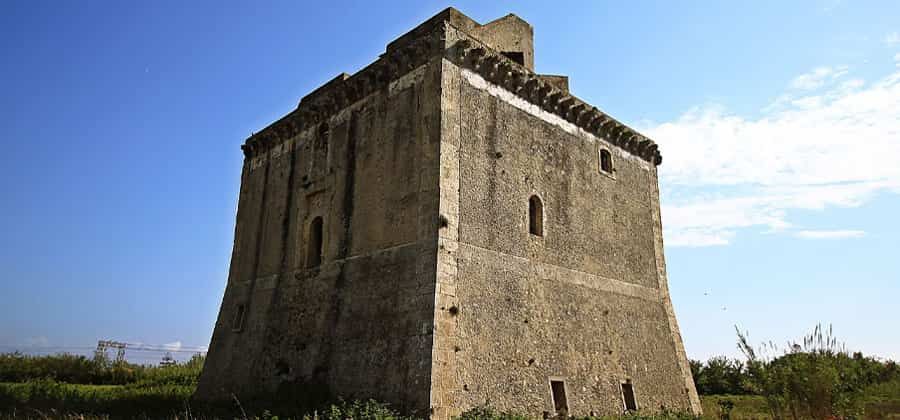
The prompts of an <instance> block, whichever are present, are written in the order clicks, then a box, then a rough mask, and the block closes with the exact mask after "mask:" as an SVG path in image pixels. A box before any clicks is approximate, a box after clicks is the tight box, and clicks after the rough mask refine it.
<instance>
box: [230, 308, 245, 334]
mask: <svg viewBox="0 0 900 420" xmlns="http://www.w3.org/2000/svg"><path fill="white" fill-rule="evenodd" d="M245 310H246V307H245V306H244V305H238V306H237V307H236V308H234V319H232V320H231V330H232V331H235V332H237V331H240V330H242V329H243V328H244V312H245Z"/></svg>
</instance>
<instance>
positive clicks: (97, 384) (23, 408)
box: [0, 327, 900, 420]
mask: <svg viewBox="0 0 900 420" xmlns="http://www.w3.org/2000/svg"><path fill="white" fill-rule="evenodd" d="M739 345H740V347H741V348H742V349H744V350H745V352H746V353H748V354H747V356H748V358H747V360H746V361H739V360H734V359H728V358H725V357H713V358H711V359H709V360H707V361H706V362H699V361H693V362H692V363H691V365H692V371H693V373H694V378H695V381H696V383H697V384H698V389H699V390H700V392H701V393H702V394H704V395H703V396H702V398H701V400H702V403H703V406H704V415H703V417H702V418H703V419H734V420H739V419H748V420H749V419H824V418H829V419H838V418H844V419H853V418H856V419H873V420H874V419H891V418H893V419H897V418H900V367H898V365H897V363H895V362H892V361H882V360H880V359H878V358H874V357H868V356H864V355H862V354H861V353H851V352H848V351H846V350H845V349H844V346H843V345H842V344H840V343H839V342H838V341H837V340H836V339H835V338H834V337H833V335H832V333H831V331H830V329H824V328H821V327H819V328H816V329H815V330H814V331H813V332H812V333H811V334H809V335H807V336H806V337H805V338H804V339H803V340H800V342H799V343H796V344H795V343H788V345H787V346H786V349H785V350H784V351H779V350H778V349H777V348H776V347H775V346H773V345H771V344H766V345H763V346H759V347H753V346H751V345H750V344H749V340H748V338H747V335H746V334H745V333H739ZM202 364H203V358H202V357H196V358H194V359H192V360H190V361H188V362H186V363H181V364H178V365H176V366H166V367H153V366H141V365H133V364H128V363H119V364H116V363H110V362H109V361H108V360H105V359H99V360H96V359H89V358H85V357H83V356H73V355H64V354H63V355H54V356H27V355H23V354H5V355H0V419H5V418H80V419H95V418H96V419H107V418H135V417H142V418H171V419H176V418H178V419H189V418H194V419H214V418H221V419H231V418H247V419H265V420H274V419H287V418H295V419H307V418H308V419H311V420H312V419H322V420H338V419H347V418H352V419H385V420H387V419H410V420H411V419H413V418H415V417H408V416H405V415H403V413H401V412H400V411H399V410H396V409H395V408H394V407H391V406H389V405H386V404H383V403H380V402H377V401H372V400H343V399H340V398H336V397H333V396H332V395H330V394H329V393H327V392H322V389H316V388H315V387H306V388H304V387H303V386H300V385H298V386H296V387H292V388H290V389H288V388H285V389H282V390H280V391H279V392H277V393H275V394H272V395H261V396H259V397H258V398H255V399H248V400H233V401H230V402H229V403H228V404H224V405H207V404H202V403H198V402H196V401H192V400H191V398H190V396H191V393H192V392H193V390H194V387H195V386H196V381H197V376H198V374H199V372H200V368H201V366H202ZM79 382H80V383H79ZM308 385H309V384H308ZM711 393H715V395H713V394H711ZM66 415H69V417H65V416H66ZM419 417H422V416H419ZM457 418H459V419H460V420H525V419H528V418H534V417H533V416H532V417H528V416H525V415H522V414H520V413H516V412H503V411H500V410H497V409H495V408H492V407H491V405H490V403H489V402H488V403H485V404H481V405H478V406H476V407H473V408H471V409H469V410H467V411H465V412H463V413H461V414H460V415H459V416H458V417H457ZM612 418H622V419H627V420H687V419H693V418H695V417H694V416H693V415H690V414H685V413H677V412H668V411H664V412H661V413H656V414H647V413H642V412H640V411H638V412H636V413H628V414H624V415H622V416H594V417H590V416H588V417H571V419H573V420H574V419H584V420H587V419H612ZM535 420H537V419H535Z"/></svg>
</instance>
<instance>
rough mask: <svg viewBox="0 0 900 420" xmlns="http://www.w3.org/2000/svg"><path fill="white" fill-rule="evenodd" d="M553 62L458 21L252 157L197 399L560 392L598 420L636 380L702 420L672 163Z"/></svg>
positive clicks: (528, 397) (443, 400)
mask: <svg viewBox="0 0 900 420" xmlns="http://www.w3.org/2000/svg"><path fill="white" fill-rule="evenodd" d="M510 51H512V52H516V51H520V52H523V54H524V55H523V57H521V58H522V59H523V63H517V62H516V61H514V60H511V59H509V58H507V57H508V56H506V55H504V54H502V53H503V52H510ZM533 54H534V52H533V47H532V29H531V26H530V25H528V24H527V22H525V21H523V20H521V19H519V18H518V17H515V16H512V15H510V16H506V17H504V18H501V19H498V20H496V21H494V22H492V23H490V24H487V25H480V24H478V23H477V22H475V21H473V20H471V19H469V18H468V17H466V16H465V15H462V14H461V13H459V12H458V11H456V10H454V9H447V10H445V11H443V12H441V13H439V14H438V15H437V16H435V17H434V18H432V19H430V20H428V21H426V22H425V23H423V24H422V25H419V26H418V27H416V28H414V29H413V30H411V31H410V32H408V33H407V34H405V35H403V36H401V37H400V38H398V39H397V40H395V41H394V42H391V43H390V44H388V46H387V50H386V52H385V54H384V55H383V56H382V57H380V58H379V59H378V60H377V61H376V62H374V63H373V64H371V65H369V66H367V67H366V68H365V69H363V70H361V71H359V72H357V73H356V74H354V75H352V76H350V75H347V74H343V73H342V74H341V75H339V76H338V77H336V78H334V79H332V80H331V81H329V82H328V83H326V84H325V85H323V86H322V87H320V88H319V89H316V90H315V91H313V92H312V93H310V94H309V95H307V96H305V97H304V98H303V99H302V100H301V102H300V105H299V107H298V108H297V109H296V110H294V111H292V112H290V113H289V114H288V115H286V116H285V117H283V118H282V119H280V120H278V121H276V122H275V123H273V124H271V125H270V126H269V127H266V128H265V129H264V130H262V131H261V132H260V133H257V134H255V135H254V136H252V137H251V138H250V139H248V140H247V142H246V143H245V145H244V146H243V149H244V152H245V154H246V159H245V162H244V169H243V173H242V178H241V192H240V199H239V204H238V215H237V224H236V228H235V243H234V251H233V255H232V264H231V269H230V273H229V278H228V285H227V288H226V291H225V296H224V298H223V302H222V307H221V309H220V313H219V319H218V320H217V322H216V326H215V330H214V333H213V339H212V342H211V345H210V351H209V355H208V357H207V362H206V366H205V368H204V371H203V374H202V375H201V377H200V384H199V386H198V391H197V397H199V398H201V399H228V398H230V396H231V394H232V393H234V394H236V395H239V396H242V397H252V396H253V395H258V394H264V395H269V396H271V395H276V394H275V393H278V392H282V391H288V392H290V391H297V392H302V391H304V390H307V391H308V390H310V389H312V390H319V391H321V390H325V389H328V390H330V391H331V392H332V393H334V394H336V395H342V396H345V397H348V398H376V399H379V400H382V401H385V402H389V403H392V404H394V405H395V406H396V407H398V408H400V409H401V410H403V411H407V412H412V413H414V414H419V415H428V414H429V413H430V415H431V416H432V417H433V418H441V419H443V418H449V417H450V416H452V415H454V414H457V413H459V412H461V411H462V410H465V409H467V408H469V407H472V406H474V405H478V404H485V403H488V404H490V405H492V406H494V407H496V408H499V409H502V410H509V411H514V412H523V413H526V414H530V415H537V416H539V415H541V414H543V413H545V412H546V413H550V414H553V413H554V404H553V401H552V397H551V389H550V388H551V386H550V379H551V378H553V379H554V380H562V381H564V382H565V389H566V397H567V400H568V408H569V412H570V413H572V414H576V415H588V414H591V413H595V414H615V413H620V412H621V411H622V409H623V399H622V392H621V384H622V383H623V382H625V381H630V383H631V384H632V385H633V387H634V390H635V394H636V399H637V404H638V407H639V408H641V409H643V410H647V411H657V410H660V409H662V408H668V409H679V410H691V411H694V412H696V413H699V410H700V407H699V400H698V399H697V396H696V391H695V390H694V388H693V382H692V381H691V377H690V372H689V369H688V366H687V359H686V357H685V355H684V348H683V345H682V343H681V338H680V335H679V333H678V325H677V322H676V321H675V315H674V310H673V308H672V303H671V299H670V297H669V292H668V286H667V283H666V273H665V259H664V256H663V246H662V229H661V221H660V215H659V192H658V189H657V172H656V165H658V164H660V163H661V161H662V157H661V154H660V152H659V150H658V147H657V146H656V144H655V143H653V142H652V141H651V140H650V139H647V138H646V137H644V136H642V135H640V134H639V133H637V132H636V131H634V130H632V129H630V128H629V127H627V126H625V125H624V124H622V123H620V122H618V121H616V120H615V119H613V118H612V117H610V116H608V115H606V114H604V113H603V112H601V111H599V110H598V109H597V108H595V107H592V106H590V105H589V104H587V103H585V102H584V101H581V100H580V99H578V98H576V97H574V96H572V95H571V94H569V92H568V80H567V78H566V77H565V76H548V75H543V76H542V75H539V74H536V73H534V71H533ZM601 150H605V151H608V152H609V153H610V154H611V157H612V161H613V170H610V171H603V170H601V167H600V153H601ZM531 197H539V199H540V200H541V202H542V203H543V212H542V218H541V220H542V222H543V233H542V235H540V236H536V235H532V234H530V233H529V204H528V203H529V199H530V198H531ZM317 218H321V220H322V227H323V229H322V237H323V246H322V253H321V254H322V262H321V264H320V265H316V266H311V264H310V261H311V259H310V255H318V253H316V252H310V244H311V243H312V242H314V241H313V239H312V238H313V237H315V236H316V235H315V234H313V233H312V231H313V229H312V228H311V226H312V225H313V221H314V220H316V219H317ZM239 312H243V314H244V315H243V317H240V316H239V315H238V313H239ZM235 318H242V321H241V322H240V323H239V324H240V325H235V322H234V320H235ZM235 327H239V328H235Z"/></svg>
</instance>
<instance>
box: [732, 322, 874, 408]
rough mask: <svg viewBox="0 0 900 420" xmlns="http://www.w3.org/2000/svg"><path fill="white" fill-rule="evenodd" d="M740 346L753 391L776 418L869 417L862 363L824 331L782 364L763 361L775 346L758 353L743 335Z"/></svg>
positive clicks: (790, 353) (819, 330)
mask: <svg viewBox="0 0 900 420" xmlns="http://www.w3.org/2000/svg"><path fill="white" fill-rule="evenodd" d="M738 346H739V347H740V348H741V350H742V351H743V352H744V354H745V355H746V356H747V376H748V379H749V381H748V385H749V387H750V388H751V389H752V390H753V391H754V392H755V393H757V394H759V395H762V396H763V397H765V399H766V402H767V403H768V406H769V409H770V411H771V413H772V416H773V417H775V418H792V419H804V418H812V419H824V418H831V417H837V418H859V417H861V416H862V414H863V410H864V401H863V398H862V397H863V396H864V394H863V390H864V389H865V388H866V386H868V385H870V384H869V383H868V381H870V380H871V378H869V377H867V375H866V374H865V371H864V370H863V369H861V365H860V363H859V360H855V359H854V358H853V357H851V356H850V355H849V354H848V353H847V351H846V350H845V348H844V346H843V344H840V343H839V342H838V341H837V339H835V338H834V336H833V335H832V332H831V329H829V330H828V331H825V330H824V329H823V328H822V327H821V326H817V327H816V328H815V330H814V331H813V332H812V333H811V334H809V335H807V336H806V337H804V339H803V344H802V345H801V344H798V343H790V344H789V346H788V347H789V350H788V351H786V352H785V353H784V354H783V355H781V356H779V357H776V358H766V357H761V355H760V354H761V353H764V352H766V351H776V350H777V348H776V347H775V346H774V345H771V344H770V345H768V346H762V347H761V348H760V350H757V349H755V348H754V347H752V346H751V345H750V344H749V343H748V340H747V337H746V334H742V333H741V332H740V331H738Z"/></svg>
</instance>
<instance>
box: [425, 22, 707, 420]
mask: <svg viewBox="0 0 900 420" xmlns="http://www.w3.org/2000/svg"><path fill="white" fill-rule="evenodd" d="M464 38H466V34H464V33H457V34H455V35H454V34H452V33H451V34H449V35H448V36H447V39H448V42H453V40H454V39H464ZM443 68H444V75H443V81H442V84H441V87H442V92H441V94H442V98H443V99H442V100H443V105H442V109H443V113H442V130H443V136H442V141H441V204H440V209H441V213H442V215H443V216H444V217H446V219H447V220H449V227H448V229H445V230H442V231H441V234H440V241H439V244H440V245H439V251H438V270H437V277H438V278H437V283H438V290H437V291H438V296H437V300H436V304H435V309H436V310H435V323H436V336H435V350H434V355H435V356H434V372H433V375H432V387H433V390H432V404H433V405H434V406H435V413H436V415H437V416H438V417H448V416H451V415H453V414H456V413H458V412H460V411H461V410H464V409H466V408H468V407H472V406H475V405H478V404H485V403H488V404H490V405H492V406H494V407H497V408H499V409H502V410H510V411H515V412H524V413H528V414H531V415H537V416H540V415H541V414H543V413H544V412H548V413H551V414H553V413H554V406H553V402H552V399H551V392H550V378H555V379H563V380H564V381H565V383H566V390H567V399H568V406H569V410H570V413H572V414H576V415H588V414H590V413H595V414H615V413H620V412H622V410H623V400H622V392H621V383H622V382H625V381H631V383H632V385H633V387H634V389H635V394H636V398H637V403H638V406H639V408H641V409H644V410H649V411H658V410H661V409H663V408H668V409H677V410H693V411H695V412H699V401H697V399H696V392H695V391H694V390H693V383H692V382H691V381H690V376H689V372H686V371H685V369H686V367H687V365H686V359H684V352H683V346H682V344H681V341H680V336H679V335H678V332H677V324H675V322H674V312H673V311H672V310H671V302H670V300H669V296H668V289H667V288H666V287H661V285H662V286H665V281H666V280H665V270H664V259H663V258H662V242H661V233H660V231H659V229H658V228H657V227H658V225H659V212H658V191H657V189H656V185H657V178H656V168H655V166H654V165H653V164H651V163H650V162H648V161H647V160H645V159H641V158H638V157H636V156H634V155H632V154H630V153H628V152H626V151H624V150H622V149H621V148H618V147H615V146H613V145H612V144H610V143H608V142H605V141H604V140H602V139H599V138H597V137H596V136H594V135H592V134H590V133H588V132H585V131H584V130H583V129H581V128H579V127H578V126H576V125H574V124H572V123H570V122H568V121H566V120H564V119H562V118H560V117H559V116H557V115H554V114H552V113H549V112H546V111H544V110H543V109H541V108H540V107H538V106H535V105H534V104H531V103H529V102H528V101H526V100H524V99H522V98H520V97H518V96H516V95H514V94H512V93H510V92H509V91H508V90H506V89H504V88H503V87H500V86H498V85H495V84H492V83H491V82H488V81H486V80H485V79H484V78H482V77H481V76H480V75H478V74H477V73H474V72H472V71H470V70H468V69H465V68H461V67H459V66H458V65H457V64H456V63H454V62H452V61H449V60H445V61H444V64H443ZM601 148H603V149H606V150H608V151H609V152H611V153H612V156H613V162H614V171H613V172H612V173H604V172H602V171H601V170H600V167H599V151H600V149H601ZM533 195H536V196H538V197H540V199H541V200H542V201H543V205H544V207H543V208H544V211H543V219H544V220H543V230H544V232H543V236H542V237H539V236H535V235H531V234H529V227H528V223H529V222H528V218H529V211H528V201H529V198H530V197H531V196H533ZM686 377H687V379H686Z"/></svg>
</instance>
